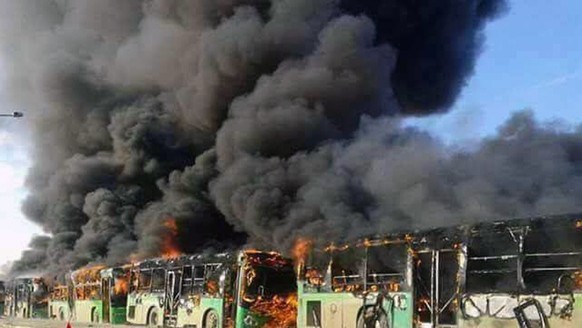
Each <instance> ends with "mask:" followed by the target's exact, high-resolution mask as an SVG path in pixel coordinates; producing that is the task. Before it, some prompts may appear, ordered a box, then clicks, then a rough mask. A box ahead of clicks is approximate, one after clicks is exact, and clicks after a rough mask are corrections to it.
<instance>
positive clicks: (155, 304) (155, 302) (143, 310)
mask: <svg viewBox="0 0 582 328" xmlns="http://www.w3.org/2000/svg"><path fill="white" fill-rule="evenodd" d="M160 297H163V295H161V294H157V293H155V294H152V293H147V294H146V293H144V294H143V295H139V296H136V295H135V294H133V295H130V296H129V297H128V300H127V309H128V310H127V311H128V316H127V322H129V323H131V324H136V325H146V324H147V320H148V314H149V311H150V309H153V311H157V312H158V320H159V322H162V318H163V317H164V313H163V311H162V309H161V308H160ZM137 299H140V300H141V302H140V303H139V304H138V303H137ZM132 306H134V307H135V316H134V317H133V318H132V317H131V316H130V315H129V311H130V307H132Z"/></svg>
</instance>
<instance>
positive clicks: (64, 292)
mask: <svg viewBox="0 0 582 328" xmlns="http://www.w3.org/2000/svg"><path fill="white" fill-rule="evenodd" d="M70 293H71V289H70V288H69V286H66V285H56V286H55V287H53V288H52V290H51V292H50V295H49V302H48V308H49V310H48V313H49V318H51V319H57V320H61V321H64V320H69V319H70V318H71V316H72V314H73V313H72V311H71V303H72V298H71V294H70Z"/></svg>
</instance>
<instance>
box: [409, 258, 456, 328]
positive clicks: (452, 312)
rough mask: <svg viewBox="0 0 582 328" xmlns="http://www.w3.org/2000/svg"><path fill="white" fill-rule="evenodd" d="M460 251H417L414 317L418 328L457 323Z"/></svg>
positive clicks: (454, 324) (448, 325)
mask: <svg viewBox="0 0 582 328" xmlns="http://www.w3.org/2000/svg"><path fill="white" fill-rule="evenodd" d="M460 258H461V250H457V249H444V250H426V251H419V252H418V253H417V254H416V265H415V273H414V277H415V279H414V285H415V288H414V290H415V301H416V308H417V310H418V313H416V316H417V318H418V322H420V324H421V325H420V327H423V328H425V327H427V328H428V327H445V326H446V327H451V326H456V325H457V316H456V314H457V301H458V297H459V296H460V295H459V293H460V286H461V281H459V270H460V269H461V266H460V260H459V259H460Z"/></svg>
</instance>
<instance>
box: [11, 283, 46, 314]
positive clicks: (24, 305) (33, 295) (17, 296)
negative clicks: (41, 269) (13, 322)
mask: <svg viewBox="0 0 582 328" xmlns="http://www.w3.org/2000/svg"><path fill="white" fill-rule="evenodd" d="M4 303H5V304H4V307H5V310H4V313H5V314H6V316H12V317H16V318H23V319H28V318H36V319H40V318H48V289H47V285H46V284H45V282H44V280H43V279H42V278H36V277H35V278H17V279H14V280H11V281H9V282H7V283H6V291H5V299H4Z"/></svg>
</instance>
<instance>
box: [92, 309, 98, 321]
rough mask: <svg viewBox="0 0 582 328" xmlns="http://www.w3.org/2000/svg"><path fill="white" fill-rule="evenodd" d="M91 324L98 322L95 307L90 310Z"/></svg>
mask: <svg viewBox="0 0 582 328" xmlns="http://www.w3.org/2000/svg"><path fill="white" fill-rule="evenodd" d="M91 322H95V323H98V322H99V312H98V311H97V308H96V307H93V308H91Z"/></svg>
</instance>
